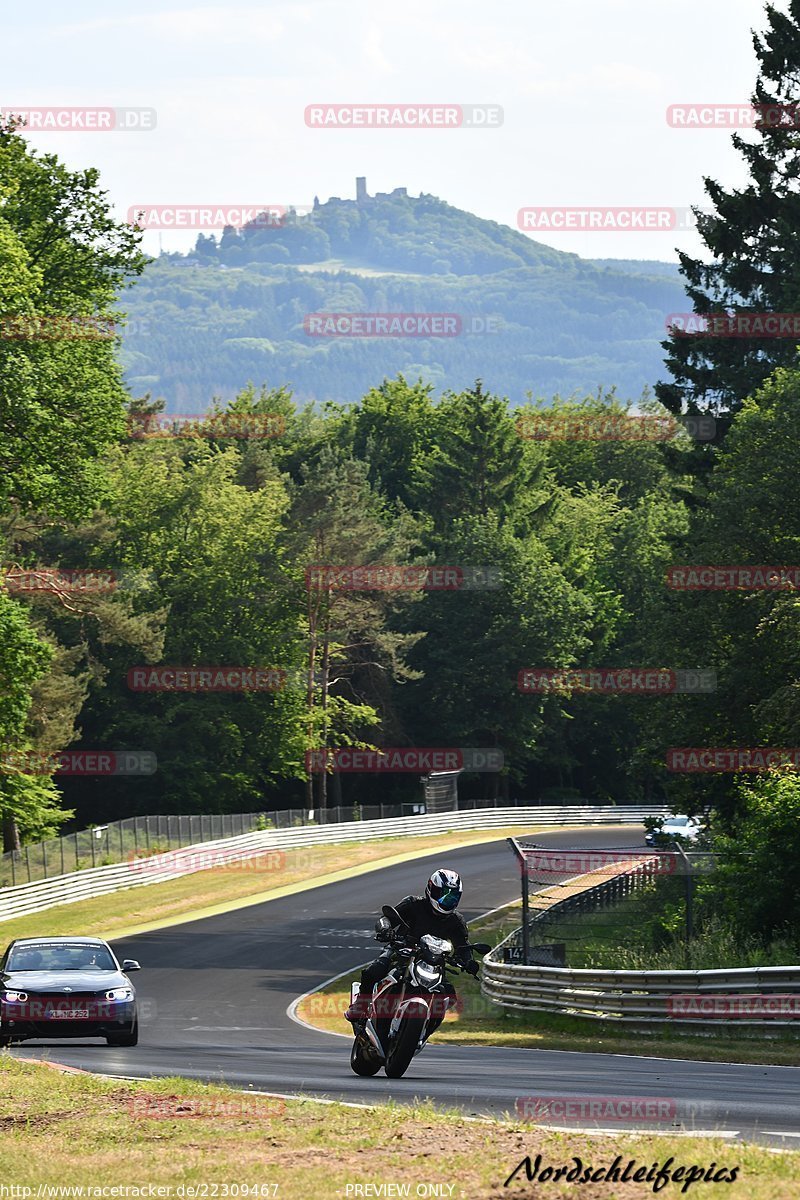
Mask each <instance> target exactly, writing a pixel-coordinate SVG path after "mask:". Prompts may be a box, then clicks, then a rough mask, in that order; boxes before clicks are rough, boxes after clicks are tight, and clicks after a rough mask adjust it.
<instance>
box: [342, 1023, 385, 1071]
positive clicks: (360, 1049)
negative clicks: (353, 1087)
mask: <svg viewBox="0 0 800 1200" xmlns="http://www.w3.org/2000/svg"><path fill="white" fill-rule="evenodd" d="M350 1066H351V1067H352V1068H353V1071H354V1072H355V1074H356V1075H377V1074H378V1071H380V1069H381V1060H380V1059H379V1058H378V1056H377V1054H376V1053H375V1051H374V1049H373V1048H372V1045H371V1043H370V1041H369V1039H368V1038H367V1036H366V1034H363V1033H359V1034H356V1038H355V1041H354V1042H353V1049H352V1050H351V1051H350Z"/></svg>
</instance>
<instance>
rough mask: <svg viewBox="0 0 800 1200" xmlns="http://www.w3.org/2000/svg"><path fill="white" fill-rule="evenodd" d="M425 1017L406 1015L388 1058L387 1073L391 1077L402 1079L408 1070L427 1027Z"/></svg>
mask: <svg viewBox="0 0 800 1200" xmlns="http://www.w3.org/2000/svg"><path fill="white" fill-rule="evenodd" d="M425 1021H426V1018H425V1017H406V1018H405V1019H404V1020H403V1023H402V1025H401V1026H400V1032H399V1033H398V1035H397V1038H396V1040H395V1043H394V1045H393V1046H392V1048H391V1050H390V1051H389V1055H388V1057H387V1059H386V1074H387V1075H388V1077H389V1079H400V1078H401V1076H403V1075H405V1073H406V1071H407V1070H408V1065H409V1063H410V1062H411V1060H412V1058H413V1057H414V1052H415V1051H416V1049H417V1046H418V1045H419V1039H420V1038H421V1037H422V1031H423V1029H424V1028H425Z"/></svg>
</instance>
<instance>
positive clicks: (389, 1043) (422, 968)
mask: <svg viewBox="0 0 800 1200" xmlns="http://www.w3.org/2000/svg"><path fill="white" fill-rule="evenodd" d="M381 911H382V913H383V917H382V919H381V920H380V921H379V922H378V926H379V929H378V932H377V933H376V935H375V936H376V938H377V940H378V941H384V942H388V943H389V945H391V946H392V949H393V950H394V952H395V956H396V958H397V960H398V961H397V964H396V965H395V966H393V967H392V968H391V969H390V970H389V972H388V974H387V975H386V976H385V977H384V978H383V979H382V980H381V981H380V982H379V983H378V984H377V985H376V986H375V988H374V990H373V993H372V996H371V998H370V1004H369V1010H368V1015H367V1018H366V1020H364V1021H354V1022H353V1032H354V1034H355V1037H354V1040H353V1049H352V1051H351V1054H350V1066H351V1067H352V1068H353V1071H354V1072H355V1074H356V1075H376V1074H377V1073H378V1071H380V1069H381V1067H383V1068H384V1069H385V1071H386V1074H387V1076H388V1077H389V1079H400V1078H401V1077H402V1076H403V1075H404V1074H405V1072H406V1071H407V1069H408V1067H409V1064H410V1063H411V1060H412V1058H414V1057H415V1056H416V1055H417V1054H419V1053H420V1051H421V1050H422V1049H423V1048H424V1046H425V1043H426V1042H427V1040H428V1038H429V1037H430V1035H431V1033H432V1032H433V1030H434V1029H435V1028H437V1027H438V1026H439V1025H440V1024H441V1021H442V1019H443V1018H444V1016H445V1014H446V1012H447V1011H448V1008H449V1007H450V1006H451V1004H452V1003H453V997H452V994H448V991H447V988H446V983H447V974H448V972H450V973H451V974H454V975H455V974H458V973H459V972H458V971H456V970H453V967H454V966H455V967H458V968H459V969H460V970H463V969H464V968H463V967H461V964H460V962H459V961H458V959H457V958H456V957H455V955H454V951H453V943H452V942H451V941H448V940H447V939H446V938H438V937H434V936H433V934H430V933H426V934H423V936H422V937H421V938H420V939H419V941H418V942H416V943H412V942H410V940H409V937H408V934H409V933H410V930H409V928H408V926H407V925H406V924H405V922H404V921H403V919H402V917H401V916H400V914H399V913H398V912H397V910H396V909H395V908H392V907H391V906H390V905H388V904H385V905H384V906H383V908H382V910H381ZM469 949H470V950H472V951H475V952H476V953H478V954H486V953H487V952H488V951H489V950H491V946H490V945H489V944H488V943H487V942H476V943H474V944H472V943H470V945H469ZM359 990H360V988H359V984H358V983H354V984H352V985H351V997H350V1002H351V1003H353V1001H355V998H356V996H358V994H359Z"/></svg>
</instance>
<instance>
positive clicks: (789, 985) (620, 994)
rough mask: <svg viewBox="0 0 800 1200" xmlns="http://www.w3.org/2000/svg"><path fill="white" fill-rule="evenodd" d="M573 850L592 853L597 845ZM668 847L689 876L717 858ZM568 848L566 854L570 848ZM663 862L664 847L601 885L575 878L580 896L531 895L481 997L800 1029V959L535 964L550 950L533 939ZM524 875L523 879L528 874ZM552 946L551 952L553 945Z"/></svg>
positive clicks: (597, 1013) (623, 892) (527, 1006)
mask: <svg viewBox="0 0 800 1200" xmlns="http://www.w3.org/2000/svg"><path fill="white" fill-rule="evenodd" d="M509 841H510V842H513V841H514V839H509ZM514 848H515V852H516V853H517V854H518V856H519V852H520V849H524V848H521V847H519V846H518V845H517V844H515V846H514ZM574 853H575V854H576V855H589V856H590V855H591V853H592V852H587V851H575V852H574ZM595 853H597V852H595ZM620 853H622V852H620ZM628 853H630V852H628ZM638 853H642V852H638ZM666 853H667V854H674V855H675V858H676V860H678V861H679V862H681V863H682V864H683V870H684V871H685V873H686V878H687V880H691V878H692V858H693V857H694V858H695V859H696V860H697V864H698V866H699V870H700V871H704V870H707V869H708V866H707V860H708V859H709V858H712V857H713V856H710V855H708V854H707V853H701V854H697V855H695V856H692V855H691V854H690V855H689V856H687V855H686V854H684V853H683V852H681V851H678V852H670V851H668V852H666ZM562 854H563V855H564V856H565V858H566V857H568V855H569V852H562ZM663 862H664V852H660V853H659V852H656V853H654V854H652V855H650V856H648V855H647V854H646V852H644V853H643V854H642V857H641V859H640V861H638V862H635V863H633V864H630V863H629V864H623V863H620V864H618V869H617V868H615V867H613V866H611V865H609V866H608V867H607V868H606V869H605V870H604V871H603V872H602V873H603V875H604V876H605V877H604V878H602V879H601V880H600V881H599V882H598V883H595V884H591V885H590V886H588V887H585V886H582V887H581V886H580V885H579V886H577V887H576V888H575V891H574V894H570V895H564V896H560V895H559V887H560V886H564V885H563V884H561V885H556V886H555V887H553V886H551V887H550V888H548V889H545V890H544V891H543V892H540V893H538V896H537V895H536V894H534V895H532V896H530V897H529V898H528V906H529V910H528V912H527V914H526V915H527V919H525V920H524V921H523V924H522V925H521V926H520V927H519V928H518V929H516V930H514V931H513V933H511V934H510V935H509V936H508V937H507V938H505V939H504V941H502V942H501V943H500V944H499V945H498V946H495V948H494V949H493V950H492V951H491V952H490V953H489V954H487V955H486V957H485V958H484V960H483V972H482V979H481V990H482V992H483V994H484V995H485V996H486V997H487V998H488V999H490V1000H492V1001H494V1002H495V1003H496V1004H498V1005H501V1006H502V1007H503V1008H508V1009H514V1010H521V1011H525V1012H551V1013H559V1014H561V1015H565V1016H576V1017H586V1018H589V1019H592V1020H606V1021H608V1020H612V1021H618V1022H622V1023H625V1022H627V1023H630V1024H638V1025H644V1026H647V1025H652V1024H656V1025H664V1024H671V1023H676V1022H677V1023H681V1024H685V1025H691V1026H693V1027H697V1028H704V1027H709V1028H721V1027H725V1028H730V1026H731V1024H735V1025H741V1026H745V1027H751V1026H752V1027H757V1028H760V1029H763V1028H768V1027H774V1026H788V1027H792V1028H794V1029H798V1028H800V965H794V966H780V967H735V968H728V969H724V970H698V971H689V970H674V971H650V970H641V971H639V970H625V971H617V970H605V969H587V968H576V967H568V966H555V965H554V966H546V965H542V964H543V958H541V957H540V960H539V962H537V949H539V950H541V949H544V948H545V947H544V945H543V946H540V947H537V945H536V943H537V941H539V942H541V941H542V938H543V937H547V936H552V933H553V930H554V928H555V929H559V925H560V922H561V921H563V918H564V916H565V915H566V916H569V914H577V915H578V917H580V915H581V914H583V915H587V914H593V913H596V912H598V911H601V910H602V909H603V908H604V907H605V906H607V905H613V904H616V903H619V902H620V901H622V900H624V899H626V898H627V897H628V896H630V895H632V894H633V893H634V892H636V891H638V890H639V889H640V888H641V887H643V886H645V885H647V884H649V883H650V882H652V881H653V880H654V879H655V878H656V877H658V876H659V875H660V874H663V873H664V872H663V871H662V870H660V863H663ZM701 863H706V865H704V866H700V865H699V864H701ZM596 873H597V872H596V871H595V872H594V874H596ZM669 873H671V872H669ZM523 878H525V879H526V878H527V871H526V872H525V873H524V875H523ZM585 878H588V879H589V880H590V878H591V877H590V875H589V876H586V877H585ZM542 896H544V902H543V903H542V902H541V898H542ZM537 900H539V901H540V902H539V903H538V904H537ZM546 948H547V949H548V950H550V951H551V952H552V951H553V950H554V949H556V948H557V944H553V943H551V945H550V946H547V947H546Z"/></svg>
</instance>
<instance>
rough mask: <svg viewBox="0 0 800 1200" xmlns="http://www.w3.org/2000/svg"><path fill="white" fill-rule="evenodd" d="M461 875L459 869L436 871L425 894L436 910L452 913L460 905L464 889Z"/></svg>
mask: <svg viewBox="0 0 800 1200" xmlns="http://www.w3.org/2000/svg"><path fill="white" fill-rule="evenodd" d="M463 890H464V889H463V887H462V886H461V876H460V875H459V874H458V872H457V871H445V870H442V871H434V872H433V874H432V875H431V877H430V879H429V880H428V886H427V887H426V888H425V895H426V896H427V897H428V899H429V900H430V902H431V906H432V907H433V910H434V912H437V913H451V912H454V911H455V909H456V908H457V907H458V902H459V900H460V899H461V893H462V891H463Z"/></svg>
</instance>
